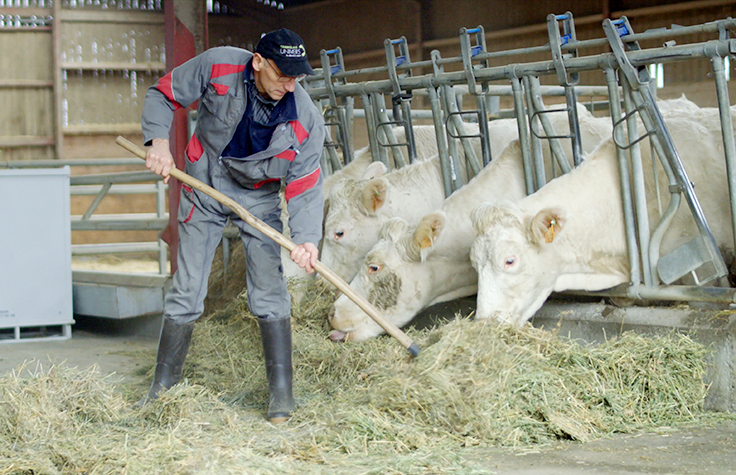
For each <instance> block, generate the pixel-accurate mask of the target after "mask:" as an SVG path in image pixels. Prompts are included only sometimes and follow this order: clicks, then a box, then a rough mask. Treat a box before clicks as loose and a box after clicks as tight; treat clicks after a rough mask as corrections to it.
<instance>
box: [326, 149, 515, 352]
mask: <svg viewBox="0 0 736 475" xmlns="http://www.w3.org/2000/svg"><path fill="white" fill-rule="evenodd" d="M525 194H526V188H525V184H524V168H523V165H522V161H521V150H520V148H519V142H518V141H515V142H513V143H512V144H511V145H510V146H509V147H507V149H506V150H504V152H503V153H502V154H501V155H500V156H499V157H498V158H495V159H494V160H493V161H492V162H491V163H490V164H489V165H488V166H487V167H485V168H484V169H483V170H482V171H481V172H480V173H479V174H478V175H477V176H476V177H475V178H473V179H472V180H471V181H470V182H469V183H468V184H467V185H465V186H463V187H462V188H460V189H459V190H458V191H456V192H455V193H453V194H452V195H451V196H450V197H449V198H447V200H445V201H444V204H443V206H442V208H441V209H440V210H438V211H435V212H433V213H430V214H428V215H426V216H424V217H423V218H422V220H421V221H420V223H419V225H418V226H417V227H416V230H411V229H409V227H408V225H407V223H406V221H404V220H403V219H401V218H393V219H391V220H389V221H388V222H387V223H386V224H385V226H384V228H383V230H382V239H381V240H380V241H378V243H377V244H376V245H375V246H374V247H373V249H371V250H370V252H369V253H368V255H367V256H366V257H365V260H364V264H363V266H362V267H361V269H360V270H359V272H358V275H357V276H356V277H355V278H354V279H353V281H352V283H351V284H350V285H351V287H353V290H355V291H356V292H358V293H359V294H362V295H363V296H364V297H366V298H367V299H368V300H369V301H370V302H371V303H373V304H374V305H375V306H376V307H378V309H379V310H380V311H381V312H382V314H383V316H384V317H385V318H386V319H387V320H389V321H390V322H392V323H393V324H395V325H397V326H402V325H405V324H406V323H407V322H409V321H410V320H411V319H412V318H413V317H414V315H416V314H417V312H419V310H421V309H422V308H424V307H427V306H428V305H431V304H433V303H437V302H444V301H447V300H451V299H453V298H457V297H461V296H465V295H472V294H474V293H475V291H476V284H477V280H478V278H477V275H476V273H475V271H474V269H473V267H472V266H471V264H470V259H469V257H468V252H469V249H470V245H471V244H472V242H473V240H474V238H475V232H474V230H473V227H472V224H471V222H470V217H469V214H470V210H471V209H472V208H474V207H475V206H477V205H478V204H479V203H482V202H483V201H486V200H489V199H490V200H492V199H494V198H495V199H515V200H518V199H521V198H522V197H523V196H525ZM330 323H331V325H332V326H333V328H335V329H336V331H334V332H333V333H332V334H331V335H330V337H331V338H333V339H334V340H351V341H362V340H366V339H368V338H372V337H374V336H377V335H379V334H381V333H383V329H382V328H381V327H379V326H378V325H377V324H376V323H375V322H374V321H373V320H371V319H370V318H369V317H368V315H366V314H365V313H364V312H363V311H362V310H361V309H360V308H359V307H358V306H357V305H355V303H353V302H352V301H351V300H349V299H348V298H347V297H346V296H345V295H342V296H340V297H339V298H338V299H337V301H336V302H335V312H334V314H333V315H332V316H331V317H330Z"/></svg>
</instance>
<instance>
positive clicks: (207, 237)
mask: <svg viewBox="0 0 736 475" xmlns="http://www.w3.org/2000/svg"><path fill="white" fill-rule="evenodd" d="M308 74H314V71H312V68H311V67H310V66H309V62H308V61H307V54H306V50H305V48H304V42H303V41H302V40H301V38H299V36H298V35H297V34H296V33H294V32H292V31H289V30H286V29H281V30H277V31H272V32H270V33H268V34H266V35H264V36H263V37H262V38H261V39H260V41H259V42H258V44H257V46H256V48H255V52H254V53H251V52H249V51H246V50H244V49H240V48H232V47H219V48H212V49H209V50H207V51H205V52H203V53H202V54H200V55H198V56H196V57H195V58H192V59H191V60H189V61H187V62H186V63H184V64H182V65H181V66H178V67H177V68H175V69H173V70H172V71H171V72H170V73H168V74H166V75H165V76H164V77H162V78H161V79H159V80H158V81H157V83H156V84H155V85H153V86H152V87H151V88H150V89H149V90H148V92H147V93H146V99H145V102H144V105H143V117H142V129H143V140H144V142H145V144H146V145H152V146H151V148H150V149H149V150H148V153H147V157H146V165H147V166H148V168H150V169H151V170H153V171H154V172H155V173H158V174H160V175H162V176H163V177H164V181H165V182H167V181H168V178H169V172H170V170H171V167H172V166H173V165H174V160H173V157H172V155H171V152H170V150H169V142H168V137H169V130H170V128H171V122H172V119H173V112H174V110H176V109H178V108H180V107H188V106H189V105H190V104H192V103H194V101H199V104H198V106H197V126H196V129H195V130H194V134H193V135H192V137H191V140H190V141H189V144H188V145H187V148H186V167H185V171H186V172H187V173H188V174H190V175H192V176H193V177H194V178H197V179H199V180H201V181H203V182H204V183H206V184H208V185H210V186H212V187H214V188H215V189H217V190H219V191H220V192H222V193H224V194H225V195H227V196H229V197H230V198H232V199H234V200H235V201H237V202H238V203H239V204H240V205H241V206H243V207H244V208H245V209H247V210H248V211H249V212H250V213H251V214H253V215H254V216H255V217H257V218H259V219H261V220H263V221H264V222H265V223H266V224H268V225H270V226H271V227H273V228H275V229H276V230H278V231H281V230H282V224H281V220H280V198H279V189H280V188H281V184H282V182H283V183H284V184H285V198H286V202H287V208H288V212H289V227H290V228H291V234H292V240H293V241H294V242H295V243H296V244H297V247H296V248H295V249H294V250H293V251H292V252H291V255H290V257H291V259H292V260H293V261H294V262H296V263H297V264H298V265H299V266H301V267H302V268H304V269H305V270H306V271H307V272H308V273H312V272H313V271H314V268H313V266H314V265H315V263H316V261H317V257H318V251H317V243H318V242H319V240H320V238H321V233H322V210H323V201H324V198H323V194H322V176H321V173H320V171H321V170H320V157H321V154H322V147H323V142H324V137H325V125H324V121H323V119H322V116H321V114H320V112H319V110H318V109H317V108H316V107H315V105H314V103H313V102H312V100H311V98H310V97H309V95H308V94H307V92H306V91H305V90H304V89H303V88H302V86H301V85H300V84H299V81H300V80H301V79H302V78H303V77H304V76H305V75H308ZM228 218H230V219H231V220H232V222H233V223H235V225H236V226H237V227H238V228H239V229H240V237H241V239H242V241H243V245H244V246H245V253H246V284H247V291H248V305H249V306H250V309H251V311H252V312H253V314H254V315H256V316H257V317H258V323H259V327H260V330H261V339H262V342H263V353H264V358H265V361H266V376H267V378H268V385H269V392H270V401H269V406H268V414H267V417H268V419H269V420H270V421H272V422H283V421H285V420H287V419H288V418H289V417H290V415H291V413H292V411H293V410H294V409H295V403H294V399H293V397H292V391H291V381H292V364H291V298H290V296H289V293H288V291H287V288H286V280H285V278H284V276H283V269H282V266H281V258H280V255H281V253H280V247H279V245H278V244H276V243H275V242H274V241H272V240H271V239H269V238H268V237H266V236H265V235H264V234H262V233H261V232H260V231H257V230H255V229H254V228H252V227H251V226H249V225H247V224H245V223H244V222H243V221H242V220H241V219H240V218H239V217H238V216H237V215H236V214H234V213H233V212H232V211H231V210H230V209H228V208H227V207H225V206H224V205H222V204H221V203H219V202H217V201H216V200H214V199H213V198H211V197H209V196H207V195H205V194H204V193H201V192H199V191H197V190H193V189H191V188H190V187H188V186H187V185H183V186H182V191H181V201H180V205H179V257H178V263H177V264H178V269H177V271H176V273H175V274H174V278H173V287H172V289H171V290H170V291H169V292H168V294H167V295H166V299H165V304H164V320H163V327H162V330H161V337H160V340H159V346H158V356H157V360H156V370H155V375H154V379H153V384H152V385H151V389H150V391H149V392H148V395H147V396H146V397H144V398H143V400H142V402H144V403H145V402H146V401H148V400H150V399H155V398H156V397H157V396H158V393H159V392H160V391H161V390H163V389H168V388H170V387H171V386H173V385H174V384H176V383H177V382H178V381H179V379H180V378H181V375H182V368H183V365H184V359H185V358H186V354H187V351H188V349H189V341H190V339H191V335H192V329H193V326H194V321H195V320H197V318H199V316H200V315H201V314H202V312H203V311H204V299H205V296H206V293H207V279H208V276H209V274H210V269H211V265H212V259H213V257H214V254H215V250H216V248H217V246H218V244H219V243H220V240H221V239H222V231H223V228H224V227H225V224H226V222H227V220H228Z"/></svg>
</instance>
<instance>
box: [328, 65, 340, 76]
mask: <svg viewBox="0 0 736 475" xmlns="http://www.w3.org/2000/svg"><path fill="white" fill-rule="evenodd" d="M340 71H342V68H341V67H340V65H339V64H336V65H334V66H332V67H331V68H330V72H331V73H332V74H335V73H339V72H340Z"/></svg>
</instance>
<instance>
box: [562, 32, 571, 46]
mask: <svg viewBox="0 0 736 475" xmlns="http://www.w3.org/2000/svg"><path fill="white" fill-rule="evenodd" d="M571 39H572V35H569V34H568V35H562V37H560V46H562V45H566V44H567V43H568V42H569V41H570V40H571Z"/></svg>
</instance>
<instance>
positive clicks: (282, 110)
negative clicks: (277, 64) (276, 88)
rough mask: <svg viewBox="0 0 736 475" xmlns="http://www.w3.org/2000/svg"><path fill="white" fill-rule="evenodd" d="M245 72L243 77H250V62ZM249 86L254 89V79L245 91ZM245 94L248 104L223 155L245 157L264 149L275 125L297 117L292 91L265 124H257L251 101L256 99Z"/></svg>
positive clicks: (277, 104) (275, 108) (278, 104)
mask: <svg viewBox="0 0 736 475" xmlns="http://www.w3.org/2000/svg"><path fill="white" fill-rule="evenodd" d="M245 73H246V75H245V77H250V64H249V65H248V68H246V71H245ZM250 87H253V88H254V89H255V80H254V81H253V84H246V91H247V90H248V89H249V88H250ZM247 94H248V104H247V105H246V107H245V112H244V113H243V118H242V119H240V123H239V124H238V127H237V128H236V129H235V135H233V138H232V139H231V140H230V143H229V144H227V147H225V150H223V151H222V156H223V157H235V158H245V157H248V156H250V155H253V154H254V153H258V152H262V151H264V150H266V149H267V148H268V144H269V143H271V135H272V134H273V131H274V129H275V128H276V126H277V125H279V124H283V123H284V122H290V121H292V120H296V119H297V114H296V101H295V100H294V93H292V92H289V93H287V94H286V95H285V96H284V97H282V98H281V100H279V102H278V103H276V106H275V107H274V108H273V111H271V116H270V117H269V118H268V122H267V123H266V124H259V123H258V122H256V121H255V120H254V119H253V102H254V101H257V100H258V99H257V98H255V97H251V95H250V93H249V92H247ZM256 94H258V92H256Z"/></svg>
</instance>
